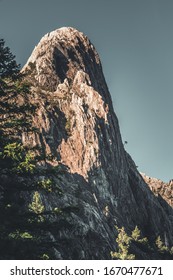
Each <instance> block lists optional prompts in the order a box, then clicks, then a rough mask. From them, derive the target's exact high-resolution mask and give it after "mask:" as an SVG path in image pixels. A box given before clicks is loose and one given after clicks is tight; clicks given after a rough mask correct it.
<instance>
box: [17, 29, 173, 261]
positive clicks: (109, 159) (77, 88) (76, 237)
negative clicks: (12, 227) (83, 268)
mask: <svg viewBox="0 0 173 280" xmlns="http://www.w3.org/2000/svg"><path fill="white" fill-rule="evenodd" d="M23 72H25V73H29V76H28V79H30V80H32V83H33V87H32V94H31V95H30V102H31V103H32V104H33V103H34V104H35V105H36V107H37V108H36V112H35V113H34V114H33V116H32V125H33V127H35V128H36V131H34V132H31V133H28V132H26V131H23V133H22V142H23V144H24V145H25V146H28V147H32V148H33V147H35V148H36V147H39V148H40V149H41V150H42V151H44V154H45V157H44V159H43V160H42V161H39V162H38V166H40V168H42V169H43V170H45V172H46V174H48V172H49V168H50V167H52V166H54V167H55V166H60V167H63V168H65V167H66V168H65V169H64V171H63V172H61V173H60V174H58V175H56V174H54V175H51V179H53V181H54V184H55V186H59V187H60V189H61V190H62V192H63V194H62V195H61V196H59V194H58V193H56V192H51V193H49V194H47V193H45V191H43V190H39V192H40V195H41V199H42V202H43V204H44V206H45V211H47V212H50V211H54V209H56V208H60V209H62V211H63V212H64V213H66V212H68V215H65V216H63V215H55V214H52V215H50V214H49V215H47V216H46V215H45V216H46V219H47V221H49V223H50V224H51V225H53V224H55V225H56V226H55V227H54V228H52V227H51V226H50V228H47V229H46V234H47V235H46V236H47V237H46V240H47V239H48V240H53V241H52V244H53V245H52V250H53V253H52V254H53V258H56V259H109V258H110V251H114V250H116V243H115V238H116V235H117V231H116V229H115V227H114V226H115V225H118V226H119V227H121V226H124V227H125V228H126V230H127V232H130V231H132V230H133V229H134V228H135V226H136V225H137V226H138V227H139V228H140V229H141V232H142V235H143V236H147V238H148V239H149V240H150V242H154V240H155V239H156V237H157V236H158V235H160V236H161V237H162V239H163V240H164V238H165V234H166V238H167V243H168V245H169V246H172V245H173V211H172V208H171V207H170V206H169V205H168V204H167V203H163V202H162V200H161V199H158V197H156V196H155V195H154V194H153V193H152V191H151V190H150V189H149V187H148V186H147V184H146V183H145V182H144V180H143V178H142V176H141V175H140V174H139V172H138V171H137V169H136V166H135V164H134V162H133V161H132V159H131V157H130V156H129V155H128V154H127V152H126V151H125V150H124V146H123V144H122V140H121V135H120V130H119V124H118V120H117V117H116V115H115V113H114V110H113V106H112V101H111V97H110V94H109V91H108V88H107V85H106V82H105V79H104V76H103V73H102V66H101V62H100V59H99V56H98V54H97V52H96V50H95V48H94V46H93V45H92V44H91V43H90V41H89V40H88V38H87V37H86V36H84V35H83V33H81V32H79V31H77V30H75V29H73V28H61V29H58V30H55V31H53V32H51V33H49V34H47V35H45V36H44V37H43V38H42V39H41V41H40V43H39V44H38V46H36V47H35V49H34V51H33V53H32V55H31V57H30V58H29V60H28V62H27V63H26V65H25V66H24V68H23ZM31 77H32V78H31ZM33 81H34V82H33ZM38 153H39V152H38ZM44 176H47V175H44ZM27 180H28V179H27ZM30 180H31V181H32V182H30ZM37 180H38V176H36V175H34V177H33V178H31V179H29V180H28V181H27V184H28V185H33V182H36V181H37ZM33 192H34V189H33V190H32V191H31V190H29V189H28V190H27V191H26V190H25V191H23V192H21V193H20V196H22V197H23V198H24V199H25V206H24V210H25V211H27V205H28V204H29V203H30V202H31V200H32V195H33ZM135 246H136V245H134V251H135V252H136V255H137V257H138V258H142V259H150V258H151V259H152V258H156V255H154V253H153V254H148V253H147V252H145V251H143V249H141V248H138V247H137V246H136V247H135Z"/></svg>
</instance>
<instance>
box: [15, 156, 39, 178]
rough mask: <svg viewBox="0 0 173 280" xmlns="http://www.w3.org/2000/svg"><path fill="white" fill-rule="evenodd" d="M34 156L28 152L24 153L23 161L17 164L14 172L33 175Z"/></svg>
mask: <svg viewBox="0 0 173 280" xmlns="http://www.w3.org/2000/svg"><path fill="white" fill-rule="evenodd" d="M33 162H34V154H33V153H31V152H30V151H29V152H27V153H26V155H25V157H24V160H23V161H22V162H20V163H19V164H18V166H17V167H16V170H17V172H18V173H33V172H34V170H35V164H33Z"/></svg>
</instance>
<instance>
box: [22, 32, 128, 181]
mask: <svg viewBox="0 0 173 280" xmlns="http://www.w3.org/2000/svg"><path fill="white" fill-rule="evenodd" d="M23 71H24V72H28V71H32V76H34V79H35V80H36V84H37V87H41V88H42V89H43V90H45V91H49V92H51V94H50V98H51V99H53V98H54V100H55V99H56V102H57V105H58V104H59V105H58V106H59V107H60V108H61V112H63V114H64V116H65V119H66V124H65V129H66V131H67V134H68V138H67V139H62V141H61V143H60V144H59V145H58V146H57V145H55V141H56V139H57V135H56V133H55V130H56V123H55V120H53V118H51V120H50V119H48V120H47V124H46V125H45V132H47V133H48V134H49V137H52V138H51V139H52V141H53V143H52V146H54V147H56V146H57V147H56V150H57V153H58V154H59V155H60V160H61V162H62V163H63V164H65V165H67V166H68V167H69V168H70V171H71V172H72V173H76V172H77V173H78V174H80V175H82V176H84V177H85V178H87V176H88V175H87V174H88V172H89V171H91V169H92V168H93V167H98V166H101V157H100V152H101V148H100V145H101V143H100V141H102V140H101V138H103V137H104V145H105V144H106V142H107V144H106V145H107V147H109V149H110V151H111V145H112V142H113V141H114V140H113V138H112V133H110V131H109V129H110V128H108V129H107V128H106V126H109V122H108V114H109V118H110V121H111V122H112V120H111V119H112V114H113V109H112V103H111V98H110V94H109V92H108V88H107V85H106V83H105V80H104V76H103V73H102V67H101V62H100V59H99V56H98V54H97V52H96V50H95V48H94V46H93V45H92V44H91V42H90V41H89V40H88V38H87V37H86V36H84V34H83V33H81V32H79V31H77V30H75V29H73V28H71V27H66V28H60V29H58V30H55V31H53V32H51V33H48V34H46V35H45V36H44V37H43V38H42V39H41V41H40V42H39V44H38V45H37V46H36V47H35V49H34V51H33V53H32V54H31V56H30V58H29V60H28V61H27V63H26V65H25V66H24V68H23ZM47 99H49V97H48V96H47ZM109 111H110V112H109ZM38 115H40V116H41V119H40V120H38V119H37V123H39V122H40V127H41V126H43V120H42V114H41V112H40V113H38ZM46 115H47V114H46V113H45V118H46ZM114 121H115V120H114ZM41 123H42V124H41ZM117 129H118V127H117ZM50 134H51V135H50ZM118 135H119V138H120V133H119V134H118ZM24 138H25V137H24ZM55 138H56V139H55ZM99 139H100V140H99ZM24 141H25V140H24ZM45 143H46V144H45V145H46V150H47V153H50V152H51V151H50V147H49V146H50V145H49V144H48V143H47V141H45ZM122 148H123V147H122V145H121V149H122ZM110 157H111V156H110Z"/></svg>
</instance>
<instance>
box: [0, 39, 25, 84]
mask: <svg viewBox="0 0 173 280" xmlns="http://www.w3.org/2000/svg"><path fill="white" fill-rule="evenodd" d="M19 68H20V65H19V64H17V63H16V60H15V56H14V55H13V54H12V53H11V51H10V49H9V47H6V46H5V41H4V39H0V82H1V80H2V79H4V78H12V79H16V78H17V77H18V75H19Z"/></svg>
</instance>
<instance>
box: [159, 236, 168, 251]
mask: <svg viewBox="0 0 173 280" xmlns="http://www.w3.org/2000/svg"><path fill="white" fill-rule="evenodd" d="M156 247H157V248H158V250H159V251H160V252H164V251H168V250H169V249H168V247H166V246H165V245H164V243H163V241H162V240H161V237H160V236H158V237H157V239H156Z"/></svg>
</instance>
